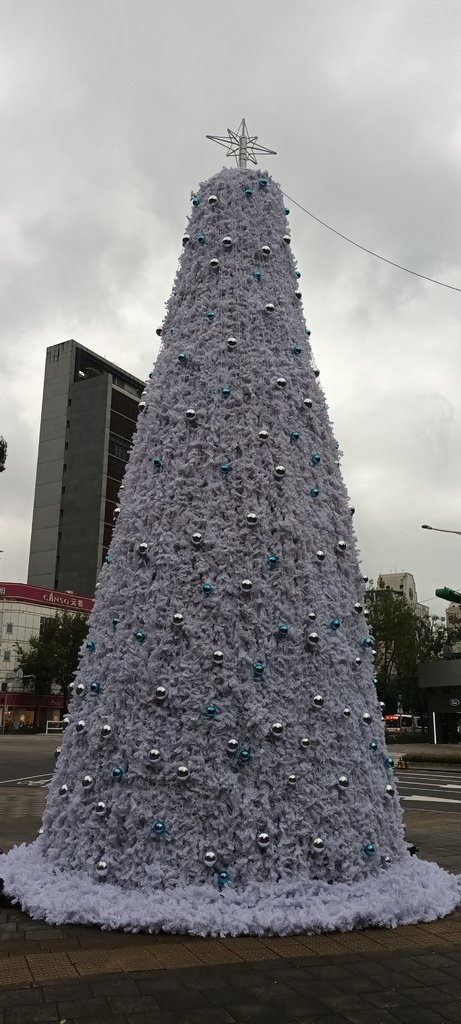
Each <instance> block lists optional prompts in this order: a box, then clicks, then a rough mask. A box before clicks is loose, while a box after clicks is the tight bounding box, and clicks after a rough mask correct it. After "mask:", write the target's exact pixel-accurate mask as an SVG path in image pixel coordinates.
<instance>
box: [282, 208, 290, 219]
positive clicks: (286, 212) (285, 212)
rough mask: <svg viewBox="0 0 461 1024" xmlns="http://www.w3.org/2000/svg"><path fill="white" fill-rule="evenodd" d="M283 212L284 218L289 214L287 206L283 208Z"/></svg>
mask: <svg viewBox="0 0 461 1024" xmlns="http://www.w3.org/2000/svg"><path fill="white" fill-rule="evenodd" d="M283 212H284V214H285V217H288V214H289V212H290V211H289V209H288V206H285V208H284V211H283Z"/></svg>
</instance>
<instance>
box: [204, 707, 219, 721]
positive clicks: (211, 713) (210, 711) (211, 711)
mask: <svg viewBox="0 0 461 1024" xmlns="http://www.w3.org/2000/svg"><path fill="white" fill-rule="evenodd" d="M217 711H218V709H217V707H216V705H215V704H208V706H207V707H206V708H205V714H206V717H207V718H211V719H212V718H215V717H216V714H217Z"/></svg>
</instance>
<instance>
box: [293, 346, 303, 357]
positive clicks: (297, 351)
mask: <svg viewBox="0 0 461 1024" xmlns="http://www.w3.org/2000/svg"><path fill="white" fill-rule="evenodd" d="M301 352H302V348H301V345H295V346H294V348H293V353H294V355H295V356H300V355H301Z"/></svg>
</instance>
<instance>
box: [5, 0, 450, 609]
mask: <svg viewBox="0 0 461 1024" xmlns="http://www.w3.org/2000/svg"><path fill="white" fill-rule="evenodd" d="M0 19H1V32H0V57H1V61H2V67H3V69H4V74H3V78H2V83H1V85H0V116H1V119H2V142H3V146H2V148H3V156H2V162H1V165H0V227H1V229H2V237H3V246H2V254H1V255H0V282H1V284H0V307H1V309H2V330H1V333H0V358H1V366H2V402H1V419H0V432H3V433H4V434H5V436H6V437H7V439H8V442H9V457H8V463H7V472H5V473H4V474H2V479H1V480H0V485H1V488H2V498H1V512H0V516H1V518H0V530H1V533H0V546H1V547H3V548H4V549H5V554H4V555H3V556H2V558H3V561H2V563H1V564H2V575H3V576H4V577H6V578H8V577H9V578H11V579H15V578H23V579H24V578H25V573H26V566H27V552H28V543H29V534H30V521H31V512H32V497H33V479H34V472H35V471H34V465H35V458H36V450H37V438H38V425H39V414H40V402H41V391H42V378H43V368H44V359H45V349H46V346H47V345H50V344H54V343H56V342H58V341H62V340H65V339H66V338H69V337H76V338H77V340H78V341H80V342H81V343H82V344H84V345H86V346H87V347H89V348H93V349H95V350H96V351H98V352H100V353H101V354H102V355H105V356H106V357H107V358H108V359H111V360H113V361H114V362H116V363H118V364H120V365H122V366H124V367H125V368H126V369H127V370H130V371H131V372H133V373H135V374H136V375H138V376H140V377H144V376H145V375H146V373H147V372H148V370H149V369H150V366H151V365H152V359H153V357H154V355H155V352H156V351H157V348H158V345H157V339H156V337H155V327H156V326H157V324H158V323H160V322H161V320H162V318H163V313H164V302H165V301H166V300H167V298H168V295H169V292H170V289H171V286H172V282H173V278H174V274H175V271H176V265H177V259H178V256H179V252H180V243H181V235H182V231H183V229H184V224H185V221H186V217H187V215H188V212H189V192H190V189H191V188H193V187H194V186H196V185H197V183H198V182H199V181H201V180H203V179H205V178H207V177H208V176H209V175H210V174H212V173H214V172H215V170H216V169H217V168H219V166H221V164H222V162H223V161H224V160H225V156H224V150H218V149H217V148H216V147H214V146H212V144H211V143H208V142H206V141H205V135H206V133H218V134H222V133H224V132H225V130H226V127H233V128H234V129H235V128H236V127H237V126H238V124H239V122H240V119H241V117H242V116H245V117H246V119H247V122H248V124H249V128H250V131H251V132H255V133H257V134H258V135H259V138H260V141H261V142H262V143H263V144H265V145H267V146H269V147H271V148H274V149H276V150H277V151H278V156H277V157H275V158H271V159H270V160H269V159H268V161H267V164H268V166H269V169H270V170H271V173H273V174H274V176H275V177H276V179H277V180H279V181H280V182H281V183H282V187H283V188H285V189H286V191H287V192H288V193H289V194H290V195H292V196H293V197H294V198H295V199H297V200H298V201H299V202H300V203H302V204H303V205H305V206H306V207H307V208H308V209H309V210H312V212H314V213H316V214H318V215H319V216H320V217H322V219H324V220H326V221H327V222H328V223H331V224H332V225H333V226H334V227H336V228H337V229H338V230H340V231H342V232H344V233H345V234H348V235H350V236H351V237H352V238H354V239H356V240H357V241H359V242H361V243H362V244H364V245H365V246H367V247H369V248H371V249H376V251H378V252H380V253H382V254H383V255H386V256H388V257H389V258H390V259H392V260H396V261H397V262H399V263H402V264H404V265H405V266H409V267H410V268H414V269H416V270H419V271H421V272H422V273H426V274H429V275H430V276H434V277H440V278H442V279H444V280H447V281H449V282H452V283H453V284H457V285H458V286H460V287H461V273H460V269H459V255H458V253H459V229H458V218H457V209H458V205H459V200H458V193H459V174H460V162H461V120H460V113H459V100H458V92H459V53H458V50H459V46H458V40H459V33H460V29H461V13H460V11H459V5H457V4H456V3H455V2H454V0H446V3H445V4H444V5H443V8H439V7H437V9H436V8H435V7H434V4H433V3H432V2H429V0H418V2H416V0H389V2H388V3H387V4H386V5H373V4H369V3H368V2H367V0H349V2H348V3H347V4H344V3H343V2H341V0H324V2H323V3H322V4H319V3H318V2H316V0H287V3H286V4H285V6H284V8H283V12H282V10H281V7H280V5H279V4H277V3H275V0H265V2H263V0H255V2H254V3H252V4H248V3H244V2H243V0H234V3H233V4H232V5H217V4H216V3H215V2H213V3H212V2H211V0H196V2H194V3H193V4H191V3H186V2H185V0H177V2H175V3H172V4H165V3H164V2H160V0H130V3H128V0H99V2H98V4H96V5H92V4H81V3H80V2H77V0H67V2H66V4H61V3H59V2H57V0H25V2H24V3H22V4H17V3H16V2H8V0H6V2H4V4H3V5H2V13H1V16H0ZM288 205H290V204H289V203H288ZM291 224H292V235H293V250H294V252H295V254H296V256H297V258H298V264H299V269H300V270H301V272H302V279H301V284H302V289H303V295H304V303H305V312H306V315H307V318H308V321H309V325H310V327H311V329H312V342H313V347H314V353H315V357H316V361H317V363H318V364H319V366H320V368H321V380H322V382H323V386H324V388H325V391H326V395H327V399H328V402H329V406H330V412H331V415H332V418H333V420H334V424H335V431H336V434H337V437H338V440H339V441H340V444H341V446H342V448H343V450H344V452H345V455H344V460H343V471H344V475H345V478H346V483H347V485H348V488H349V491H350V494H351V498H352V499H353V502H354V504H355V505H356V506H357V518H356V523H357V533H358V538H359V543H360V546H361V548H362V555H363V561H364V564H366V565H367V566H368V567H369V569H370V572H369V574H370V575H374V576H375V577H376V576H377V574H378V573H379V571H386V570H388V569H390V568H393V567H394V566H396V567H397V568H406V569H408V570H410V571H412V572H413V573H414V575H415V577H416V581H417V585H418V594H419V595H420V596H424V597H429V596H430V595H431V593H432V592H433V590H434V587H435V586H436V585H439V584H440V583H441V582H446V583H449V584H451V585H453V586H459V579H457V578H456V570H455V567H454V566H455V563H454V559H453V552H454V551H455V552H456V551H457V548H456V544H457V542H458V539H457V538H455V537H450V536H448V535H447V536H444V535H441V534H433V535H427V534H426V535H425V534H424V533H421V531H420V523H421V522H422V521H425V520H426V521H430V519H431V518H433V519H434V525H442V526H448V527H452V528H454V529H456V528H458V527H459V526H460V520H459V498H458V493H459V482H458V473H457V458H458V450H459V439H460V415H459V397H458V390H459V389H458V383H457V382H458V381H459V375H460V371H461V345H460V328H459V323H460V316H459V311H460V302H461V295H459V294H457V293H455V292H450V291H448V290H445V289H442V288H437V287H436V286H434V285H430V284H427V283H425V282H423V281H419V280H418V279H416V278H414V277H411V276H409V275H406V274H404V273H402V272H400V271H398V270H395V269H393V268H392V267H389V266H386V265H385V264H382V263H380V262H379V261H378V260H374V259H373V258H372V257H370V256H367V255H366V254H365V253H362V252H360V251H359V250H357V249H354V248H353V247H352V246H350V245H348V244H347V243H346V242H344V241H342V240H341V239H339V238H337V237H335V236H334V235H333V234H331V233H329V232H328V231H326V230H325V228H322V227H321V226H320V225H318V224H317V223H315V222H314V221H313V220H311V219H310V218H308V217H307V216H306V215H305V214H303V213H302V212H301V211H299V210H297V209H296V208H295V207H293V208H292V215H291ZM453 545H455V547H453ZM423 592H424V593H423ZM431 607H432V609H435V608H436V607H437V605H436V603H434V604H432V605H431Z"/></svg>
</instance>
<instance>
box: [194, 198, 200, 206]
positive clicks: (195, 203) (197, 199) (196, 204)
mask: <svg viewBox="0 0 461 1024" xmlns="http://www.w3.org/2000/svg"><path fill="white" fill-rule="evenodd" d="M199 202H200V199H199V197H198V196H192V206H198V204H199Z"/></svg>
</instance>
